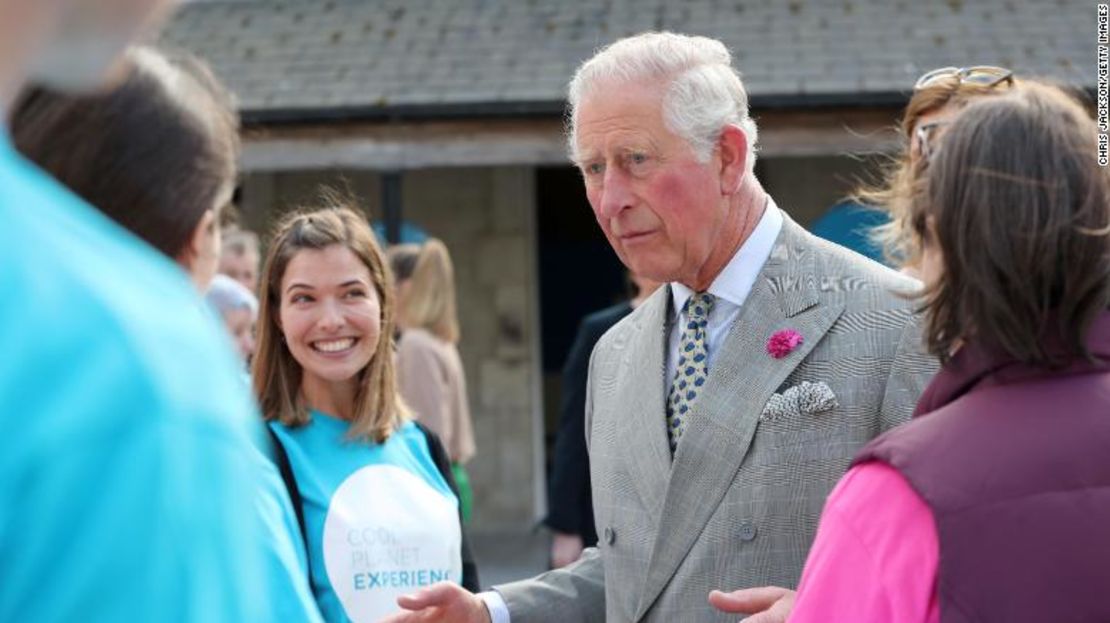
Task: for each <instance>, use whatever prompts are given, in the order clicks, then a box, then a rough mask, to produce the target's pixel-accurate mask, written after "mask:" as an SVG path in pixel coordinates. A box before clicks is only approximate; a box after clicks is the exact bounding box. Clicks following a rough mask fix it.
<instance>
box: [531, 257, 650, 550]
mask: <svg viewBox="0 0 1110 623" xmlns="http://www.w3.org/2000/svg"><path fill="white" fill-rule="evenodd" d="M628 281H629V282H630V284H631V285H630V288H635V292H633V293H632V298H631V299H629V300H627V301H621V302H620V303H617V304H616V305H612V306H610V307H606V308H605V309H602V310H599V311H596V312H593V313H591V314H589V315H587V316H586V317H585V318H583V319H582V322H581V323H579V325H578V333H577V334H576V335H575V336H574V343H573V344H571V347H570V352H569V353H567V360H566V363H565V364H564V365H563V389H562V392H561V393H562V401H561V404H560V407H559V432H558V434H557V435H556V437H555V458H554V461H553V463H554V464H553V465H552V467H551V479H550V481H549V483H548V486H547V508H548V511H547V517H545V518H544V520H543V523H544V525H546V526H547V527H548V528H551V531H552V533H553V534H552V537H551V566H552V567H553V568H556V569H558V568H560V567H565V566H567V565H569V564H570V563H572V562H574V561H576V560H578V557H579V556H581V555H582V552H583V551H584V550H585V549H586V548H587V547H595V546H596V545H597V530H596V529H595V528H594V506H593V501H592V500H591V499H590V456H589V452H588V451H587V449H586V385H587V381H588V380H589V370H590V355H591V354H592V353H593V352H594V346H595V345H597V341H598V340H600V339H601V336H602V335H605V332H606V331H608V330H609V329H610V328H612V326H613V325H615V324H617V322H619V321H620V319H621V318H624V317H625V316H627V315H628V314H630V313H632V310H634V309H636V308H637V307H639V306H640V304H641V303H643V302H644V301H645V300H646V299H647V297H649V296H651V294H652V293H653V292H655V290H656V288H658V287H659V284H658V283H656V282H654V281H652V280H650V279H644V278H643V277H638V276H636V275H635V274H633V273H628Z"/></svg>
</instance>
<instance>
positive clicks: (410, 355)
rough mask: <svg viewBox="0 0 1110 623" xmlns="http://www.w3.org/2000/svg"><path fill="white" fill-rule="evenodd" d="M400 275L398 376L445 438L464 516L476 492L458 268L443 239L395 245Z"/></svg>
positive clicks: (418, 413) (419, 414) (421, 416)
mask: <svg viewBox="0 0 1110 623" xmlns="http://www.w3.org/2000/svg"><path fill="white" fill-rule="evenodd" d="M389 261H390V266H391V268H392V269H393V274H394V276H395V278H396V280H397V283H396V287H397V329H398V331H399V335H400V337H399V338H398V341H397V378H398V382H399V383H400V388H401V395H402V396H403V397H404V399H405V402H407V403H408V405H409V406H410V407H411V408H412V410H413V415H414V416H415V417H416V419H417V421H419V422H421V423H423V424H424V425H425V426H427V427H428V428H429V429H431V430H432V431H434V432H435V433H436V434H437V435H439V436H440V438H441V439H442V440H443V445H444V446H446V447H447V453H448V455H449V456H450V457H451V463H452V469H453V470H454V473H455V481H456V482H457V483H458V485H459V494H460V497H461V499H460V501H461V502H462V505H463V518H464V520H466V521H469V520H470V517H471V513H472V509H473V503H474V496H473V492H472V491H471V488H470V478H469V477H468V476H467V473H466V469H465V468H464V467H463V465H464V464H465V463H466V462H467V461H469V460H470V458H471V457H472V456H474V451H475V446H474V430H473V425H472V423H471V420H470V404H469V402H468V401H467V392H466V376H465V375H464V374H463V366H462V359H461V358H460V357H459V350H458V346H457V345H458V343H459V318H458V312H457V310H456V300H455V269H454V266H453V265H452V264H451V256H450V254H449V253H448V252H447V247H446V246H445V245H444V244H443V242H441V241H439V240H438V239H435V238H429V239H428V240H426V241H425V242H424V243H423V244H420V245H416V244H403V245H397V246H395V247H393V248H392V249H390V251H389Z"/></svg>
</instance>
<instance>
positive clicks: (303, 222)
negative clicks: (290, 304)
mask: <svg viewBox="0 0 1110 623" xmlns="http://www.w3.org/2000/svg"><path fill="white" fill-rule="evenodd" d="M323 195H324V198H323V202H324V203H325V205H327V206H328V207H327V208H323V209H315V210H309V211H301V212H295V213H293V214H290V215H288V216H286V217H285V218H284V219H282V221H281V222H280V223H279V224H278V226H277V230H276V232H275V233H274V236H273V238H272V240H271V241H270V246H269V252H268V253H267V255H266V262H265V264H264V266H263V269H262V287H261V290H262V293H261V294H262V296H261V299H260V301H259V316H258V348H257V351H256V352H255V355H254V359H253V363H252V366H251V375H252V377H253V384H254V391H255V394H256V396H257V398H258V402H259V405H260V406H261V408H262V415H263V417H265V418H266V419H268V420H278V421H280V422H281V423H282V424H285V425H286V426H301V425H304V424H308V423H309V422H310V421H311V416H310V414H309V412H308V409H307V408H306V406H305V405H304V404H303V403H302V397H301V393H300V392H301V381H302V371H301V366H300V364H299V363H297V360H296V359H294V358H293V355H292V353H290V352H289V347H288V346H287V345H286V344H285V341H284V340H283V339H282V335H283V334H282V331H281V328H280V327H279V326H278V318H279V317H280V311H281V309H280V307H281V280H282V278H283V277H284V276H285V270H286V268H288V266H289V262H290V261H292V259H293V257H294V256H296V255H297V253H298V252H300V251H302V250H304V249H317V250H319V249H325V248H327V247H330V246H333V245H340V246H343V247H345V248H347V249H349V250H350V251H351V252H352V253H354V254H355V256H356V257H358V258H359V260H361V261H362V263H363V264H365V265H366V269H367V270H368V271H369V272H370V278H371V280H372V281H373V282H374V284H373V285H374V290H375V291H376V292H377V294H378V301H380V303H381V305H380V307H381V337H380V339H379V340H378V346H377V348H376V349H375V350H374V356H373V358H372V359H371V360H370V363H369V364H367V366H366V367H365V368H363V369H362V371H361V372H360V373H359V384H358V385H359V386H358V391H357V392H356V393H355V405H354V415H353V417H352V420H351V427H350V436H351V437H354V438H359V437H361V438H369V439H372V440H374V441H376V442H379V443H380V442H382V441H385V440H386V439H387V438H389V436H390V435H391V434H392V433H393V432H394V431H396V430H397V429H398V428H399V427H400V425H401V424H402V423H403V422H405V421H406V420H408V419H409V418H410V414H409V411H408V407H406V406H405V403H404V401H403V400H402V399H401V396H400V394H399V393H398V391H397V380H396V370H395V366H394V362H393V339H392V337H391V336H392V335H393V332H394V324H395V322H396V320H395V315H396V310H395V305H396V304H395V302H394V292H393V283H392V277H391V276H390V272H389V270H388V269H387V268H386V264H385V259H384V257H383V255H382V252H381V249H380V248H379V247H378V243H377V241H376V239H375V238H374V233H373V231H371V229H370V225H369V224H368V223H367V222H366V218H365V217H363V216H362V214H360V213H359V212H357V211H356V210H355V209H354V208H353V207H351V205H352V204H351V202H350V200H348V199H344V198H342V197H340V196H339V195H338V193H334V192H331V191H324V193H323Z"/></svg>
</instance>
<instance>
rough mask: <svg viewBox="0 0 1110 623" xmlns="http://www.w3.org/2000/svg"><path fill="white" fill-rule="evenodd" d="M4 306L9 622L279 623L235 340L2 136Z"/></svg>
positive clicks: (2, 496)
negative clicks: (262, 540) (261, 535)
mask: <svg viewBox="0 0 1110 623" xmlns="http://www.w3.org/2000/svg"><path fill="white" fill-rule="evenodd" d="M0 292H3V293H4V294H5V295H6V296H4V298H3V300H2V301H0V353H2V355H0V404H4V405H6V407H5V410H4V411H2V412H0V428H3V430H4V431H5V433H4V435H3V436H2V437H0V578H2V580H0V621H35V622H36V623H41V622H54V621H204V622H213V621H217V622H220V621H229V622H230V621H235V622H237V623H238V622H244V621H269V620H273V616H272V608H271V603H270V598H271V596H270V595H269V594H268V591H269V589H268V587H267V586H268V585H267V583H266V582H260V581H259V578H260V577H264V576H265V573H266V569H265V558H264V554H263V553H262V551H261V549H260V548H259V547H258V543H257V541H256V540H255V539H256V535H257V533H258V514H257V512H256V509H255V506H254V501H255V500H256V499H257V498H256V497H255V496H256V494H257V487H258V482H259V480H258V478H259V477H260V472H259V471H258V470H257V468H256V465H257V463H256V459H255V456H256V455H254V454H252V452H254V451H256V450H255V447H254V444H255V443H257V439H255V438H254V437H255V436H256V435H257V434H259V433H260V432H261V429H260V428H259V427H258V425H257V423H256V414H255V410H254V408H253V407H252V405H251V402H250V399H249V396H248V394H247V393H246V392H245V391H243V388H242V385H241V383H240V379H239V375H240V370H239V367H238V366H237V365H236V363H235V358H234V356H233V354H232V353H231V351H230V349H229V348H228V347H227V340H226V339H224V338H223V337H222V336H221V334H220V333H219V331H220V329H219V327H217V326H216V325H215V324H213V322H212V321H211V319H210V318H209V317H208V316H207V315H206V314H205V313H204V312H202V311H201V310H202V308H201V305H200V303H199V297H198V296H197V294H196V293H195V291H194V290H193V288H192V286H191V284H190V283H189V282H188V280H187V278H186V277H185V275H184V274H183V273H182V272H181V271H180V269H178V268H177V267H176V266H175V265H174V264H173V263H172V262H170V261H169V260H168V259H166V258H164V257H163V256H162V255H161V254H159V253H158V252H157V251H155V250H154V249H152V248H150V247H149V246H147V245H146V244H145V243H143V242H142V241H140V240H138V239H137V238H135V237H134V236H132V235H131V234H130V233H129V232H127V231H126V230H124V229H123V228H121V227H119V226H117V225H116V224H115V223H114V222H112V221H111V220H109V219H108V218H107V217H105V216H104V215H102V214H101V213H99V212H98V211H96V210H95V209H93V208H91V207H90V206H88V205H87V204H85V203H84V202H82V201H81V200H80V199H79V198H77V197H75V196H74V195H73V194H71V193H70V192H69V191H67V190H66V189H64V188H63V187H62V186H61V185H60V184H58V183H57V182H56V181H54V180H53V179H51V178H50V177H49V176H47V175H45V174H44V173H42V172H41V171H40V170H38V169H37V168H35V167H34V166H32V165H31V164H30V163H28V162H26V161H24V160H23V159H22V158H21V157H20V156H19V155H18V154H16V153H15V151H14V150H13V149H12V147H11V145H10V143H9V142H8V139H7V137H6V136H3V135H2V133H0Z"/></svg>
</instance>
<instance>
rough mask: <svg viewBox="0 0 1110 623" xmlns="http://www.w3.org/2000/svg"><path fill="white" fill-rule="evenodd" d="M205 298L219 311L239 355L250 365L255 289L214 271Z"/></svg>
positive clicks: (255, 299)
mask: <svg viewBox="0 0 1110 623" xmlns="http://www.w3.org/2000/svg"><path fill="white" fill-rule="evenodd" d="M204 299H205V300H206V301H208V304H209V305H211V306H212V309H214V310H215V311H216V312H218V313H219V314H220V317H221V318H222V319H223V321H224V325H225V326H227V330H228V332H229V333H230V334H231V339H232V340H233V341H234V342H235V348H236V349H237V350H238V351H239V356H240V357H242V358H243V362H244V363H245V364H246V365H247V366H249V365H250V362H251V355H253V354H254V325H255V322H256V321H257V320H258V299H257V298H256V297H255V296H254V293H253V292H251V291H250V290H248V289H247V288H246V287H245V286H244V285H243V284H242V283H239V282H238V281H235V280H234V279H232V278H231V277H228V276H227V275H216V276H215V277H213V278H212V283H210V284H208V292H205V294H204Z"/></svg>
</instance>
